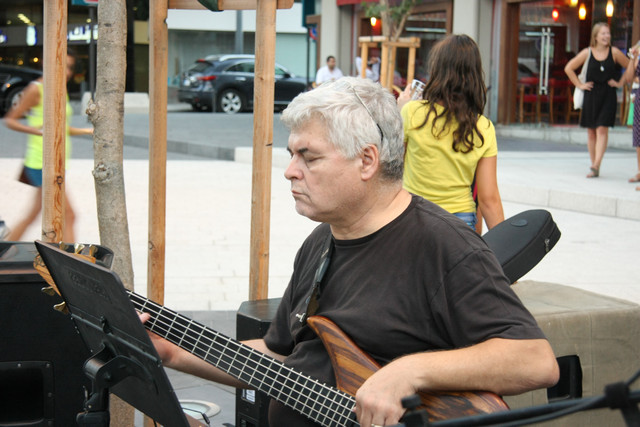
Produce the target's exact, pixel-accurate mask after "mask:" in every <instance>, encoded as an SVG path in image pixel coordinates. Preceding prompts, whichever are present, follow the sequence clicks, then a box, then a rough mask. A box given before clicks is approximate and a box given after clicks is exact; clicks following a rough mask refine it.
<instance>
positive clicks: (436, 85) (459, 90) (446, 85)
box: [419, 34, 487, 153]
mask: <svg viewBox="0 0 640 427" xmlns="http://www.w3.org/2000/svg"><path fill="white" fill-rule="evenodd" d="M427 69H428V72H429V80H428V82H427V86H426V87H425V90H424V95H423V97H424V99H426V100H427V101H429V102H428V103H427V104H426V106H425V108H428V109H429V111H428V112H427V115H426V118H425V121H424V123H422V125H420V126H419V127H420V128H421V127H423V126H425V125H426V124H427V123H428V122H429V118H430V116H431V115H432V114H433V115H434V119H433V123H432V126H431V132H433V135H434V136H435V137H439V136H440V135H441V134H442V133H443V132H445V130H446V129H447V128H448V127H449V126H450V124H451V121H452V118H455V119H456V121H457V122H458V127H457V129H455V130H454V131H453V144H452V148H453V150H454V151H461V152H463V153H468V152H469V151H471V150H473V147H474V142H473V141H474V134H475V135H477V136H478V137H479V138H480V141H481V142H480V144H479V146H482V145H483V144H484V137H483V136H482V134H481V133H480V131H479V130H478V118H479V116H480V115H481V114H482V112H483V111H484V106H485V104H486V103H487V87H486V86H485V84H484V71H482V61H481V59H480V51H479V50H478V45H477V44H476V42H474V41H473V40H472V39H471V38H470V37H469V36H466V35H456V34H453V35H449V36H447V37H445V38H444V39H442V40H440V41H439V42H438V43H436V44H435V45H434V46H433V48H432V49H431V52H430V54H429V62H428V66H427ZM435 104H440V105H441V106H443V107H444V110H443V111H442V113H440V114H438V112H437V110H436V107H435ZM441 119H442V120H444V125H443V126H442V127H441V129H440V131H439V132H437V133H436V122H438V121H439V120H441Z"/></svg>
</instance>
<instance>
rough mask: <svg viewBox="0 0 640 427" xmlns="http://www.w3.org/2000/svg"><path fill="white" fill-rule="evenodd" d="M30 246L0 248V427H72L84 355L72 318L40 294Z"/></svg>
mask: <svg viewBox="0 0 640 427" xmlns="http://www.w3.org/2000/svg"><path fill="white" fill-rule="evenodd" d="M36 254H37V251H36V249H35V246H34V245H33V243H27V242H18V243H16V242H0V426H12V427H15V426H64V427H69V426H74V425H76V421H75V418H76V415H77V414H78V412H80V411H82V406H83V403H84V389H85V387H86V388H87V389H88V390H91V383H90V381H89V379H88V378H87V376H86V375H85V374H84V371H83V364H84V362H85V360H86V359H87V358H89V351H88V350H87V348H86V347H85V345H84V343H83V342H82V340H81V338H80V335H79V334H78V333H77V332H76V329H75V327H74V325H73V322H72V321H71V318H70V317H69V316H67V315H64V314H62V313H60V312H58V311H55V310H54V309H53V305H54V304H58V303H60V302H61V301H62V300H61V299H60V298H59V297H51V296H48V295H46V294H44V293H42V292H41V289H42V288H43V287H45V286H46V283H45V282H44V280H43V279H42V278H41V277H40V275H39V274H38V273H37V272H36V271H35V269H34V268H33V259H34V257H35V256H36Z"/></svg>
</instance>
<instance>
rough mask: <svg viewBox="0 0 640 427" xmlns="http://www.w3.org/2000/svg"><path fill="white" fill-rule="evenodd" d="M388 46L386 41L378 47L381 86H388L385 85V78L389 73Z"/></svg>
mask: <svg viewBox="0 0 640 427" xmlns="http://www.w3.org/2000/svg"><path fill="white" fill-rule="evenodd" d="M388 64H389V48H388V47H387V44H386V43H382V48H381V49H380V84H381V85H382V87H386V88H389V86H387V79H388V74H389V65H388Z"/></svg>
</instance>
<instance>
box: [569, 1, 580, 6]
mask: <svg viewBox="0 0 640 427" xmlns="http://www.w3.org/2000/svg"><path fill="white" fill-rule="evenodd" d="M569 5H570V6H571V7H576V6H577V5H578V0H570V1H569Z"/></svg>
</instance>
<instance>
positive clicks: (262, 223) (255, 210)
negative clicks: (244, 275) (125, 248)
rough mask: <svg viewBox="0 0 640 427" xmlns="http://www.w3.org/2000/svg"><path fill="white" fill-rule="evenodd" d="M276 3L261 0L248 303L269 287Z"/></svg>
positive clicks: (258, 14)
mask: <svg viewBox="0 0 640 427" xmlns="http://www.w3.org/2000/svg"><path fill="white" fill-rule="evenodd" d="M276 4H277V3H276V0H258V7H257V10H256V52H257V53H259V54H257V55H256V68H255V88H254V93H253V99H254V102H253V178H252V189H251V248H250V259H249V299H250V300H256V299H265V298H267V296H268V286H269V232H270V214H271V155H272V150H271V149H272V146H273V100H274V85H275V50H276Z"/></svg>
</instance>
